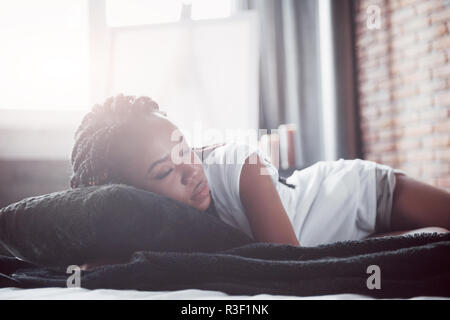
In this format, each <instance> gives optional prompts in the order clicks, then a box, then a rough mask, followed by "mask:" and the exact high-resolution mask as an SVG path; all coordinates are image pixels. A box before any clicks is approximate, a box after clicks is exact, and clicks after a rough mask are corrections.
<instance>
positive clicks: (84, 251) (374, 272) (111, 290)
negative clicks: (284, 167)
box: [0, 185, 450, 300]
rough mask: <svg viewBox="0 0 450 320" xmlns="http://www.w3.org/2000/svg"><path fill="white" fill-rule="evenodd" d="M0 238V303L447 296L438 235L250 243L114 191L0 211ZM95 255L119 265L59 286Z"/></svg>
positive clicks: (207, 218) (443, 241) (227, 229)
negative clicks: (300, 244) (312, 243)
mask: <svg viewBox="0 0 450 320" xmlns="http://www.w3.org/2000/svg"><path fill="white" fill-rule="evenodd" d="M124 215H125V216H124ZM130 235H131V236H130ZM0 242H1V244H2V245H3V246H4V247H5V248H7V249H8V250H9V252H11V253H13V255H14V256H15V257H14V256H1V255H0V299H173V300H178V299H206V300H208V299H233V300H235V299H378V298H382V299H396V298H401V299H434V298H444V299H448V298H449V297H450V255H449V253H450V233H444V234H437V233H434V234H429V233H427V234H415V235H408V236H391V237H383V238H369V239H364V240H358V241H340V242H335V243H330V244H324V245H320V246H315V247H297V246H292V245H284V244H274V243H258V242H255V241H254V240H252V239H250V238H249V237H247V236H246V235H245V234H244V233H242V232H241V231H239V230H237V229H234V228H232V227H231V226H229V225H227V224H226V223H224V222H222V221H220V219H218V218H216V217H215V216H212V215H205V214H204V213H201V212H198V211H197V210H195V209H194V208H191V207H189V206H187V205H184V204H182V203H176V202H174V201H173V200H171V199H166V198H162V197H161V196H160V195H157V194H153V193H149V192H146V191H143V190H139V189H135V188H132V187H130V186H124V185H123V186H121V185H109V186H99V187H89V188H83V189H79V190H67V191H63V192H58V193H54V194H49V195H43V196H39V197H33V198H30V199H24V200H22V201H20V202H18V203H15V204H13V205H11V206H8V207H5V208H2V209H0ZM99 255H102V256H105V257H116V258H121V260H120V261H119V260H115V262H112V263H107V264H104V265H100V266H97V267H94V268H92V269H89V270H83V271H81V272H80V277H79V281H80V284H81V288H67V286H68V282H67V281H68V277H70V275H68V273H67V268H68V266H73V265H81V264H79V262H82V261H90V260H92V259H94V258H95V257H98V256H99ZM16 257H19V258H20V259H18V258H16Z"/></svg>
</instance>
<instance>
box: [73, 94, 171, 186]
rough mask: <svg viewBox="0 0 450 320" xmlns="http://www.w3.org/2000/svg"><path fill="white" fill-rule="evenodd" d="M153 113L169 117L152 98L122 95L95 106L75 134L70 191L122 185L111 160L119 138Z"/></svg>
mask: <svg viewBox="0 0 450 320" xmlns="http://www.w3.org/2000/svg"><path fill="white" fill-rule="evenodd" d="M154 112H157V113H160V114H162V115H164V116H165V115H166V114H165V113H164V112H163V111H160V110H159V106H158V104H157V103H156V102H155V101H153V100H152V99H151V98H149V97H138V98H136V97H134V96H124V95H123V94H119V95H117V96H115V97H110V98H108V99H106V101H105V102H104V103H103V104H102V105H100V104H96V105H94V106H93V107H92V109H91V111H90V112H89V113H87V114H86V115H85V116H84V117H83V120H82V121H81V124H80V125H79V127H78V128H77V130H76V132H75V134H74V138H75V143H74V146H73V149H72V154H71V165H72V171H73V173H72V175H71V177H70V187H71V188H78V187H86V186H92V185H103V184H107V183H112V182H120V174H119V173H118V172H115V170H114V168H115V166H114V163H113V162H114V159H111V157H110V155H111V152H112V150H113V149H114V148H115V147H116V145H115V142H116V140H117V139H116V138H117V137H118V136H120V135H121V134H123V133H124V132H126V128H130V127H133V122H134V121H136V120H137V119H140V118H142V117H143V116H145V115H150V114H151V113H154Z"/></svg>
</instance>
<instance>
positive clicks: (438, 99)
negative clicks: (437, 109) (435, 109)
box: [434, 91, 450, 106]
mask: <svg viewBox="0 0 450 320" xmlns="http://www.w3.org/2000/svg"><path fill="white" fill-rule="evenodd" d="M434 98H435V100H434V104H435V105H437V106H450V91H446V92H443V93H439V94H436V95H435V97H434Z"/></svg>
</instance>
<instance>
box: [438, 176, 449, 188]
mask: <svg viewBox="0 0 450 320" xmlns="http://www.w3.org/2000/svg"><path fill="white" fill-rule="evenodd" d="M436 186H437V187H439V188H444V189H446V190H447V191H450V190H449V189H450V177H438V178H437V184H436Z"/></svg>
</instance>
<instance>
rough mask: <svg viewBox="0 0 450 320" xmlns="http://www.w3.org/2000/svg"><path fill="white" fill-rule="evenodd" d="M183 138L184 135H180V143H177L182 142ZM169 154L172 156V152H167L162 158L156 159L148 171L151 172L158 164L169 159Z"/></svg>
mask: <svg viewBox="0 0 450 320" xmlns="http://www.w3.org/2000/svg"><path fill="white" fill-rule="evenodd" d="M183 139H184V137H183V136H180V139H179V140H178V143H177V144H180V143H182V142H183ZM169 156H170V152H169V153H168V154H166V155H165V156H164V157H162V158H161V159H159V160H156V161H155V162H153V163H152V165H151V166H150V168H148V170H147V173H150V172H151V171H152V170H153V168H154V167H155V166H156V165H158V164H160V163H162V162H165V161H167V160H168V159H169Z"/></svg>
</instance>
